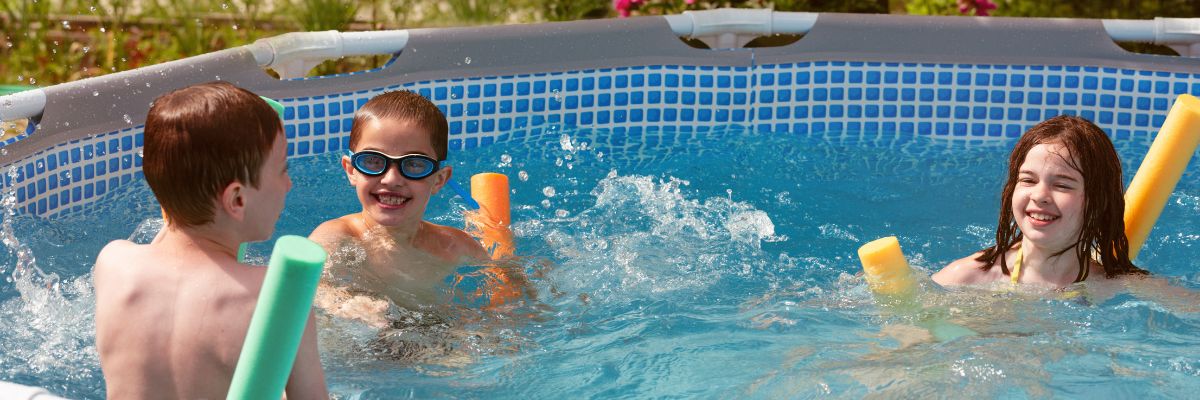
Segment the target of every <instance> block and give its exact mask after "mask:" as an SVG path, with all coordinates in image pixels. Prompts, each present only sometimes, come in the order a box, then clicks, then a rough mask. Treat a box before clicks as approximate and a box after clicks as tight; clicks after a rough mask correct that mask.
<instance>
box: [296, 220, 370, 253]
mask: <svg viewBox="0 0 1200 400" xmlns="http://www.w3.org/2000/svg"><path fill="white" fill-rule="evenodd" d="M357 215H358V214H349V215H344V216H342V217H339V218H334V219H331V220H328V221H325V222H322V223H321V225H317V228H316V229H313V231H312V233H311V234H309V235H308V238H309V239H310V240H312V241H314V242H317V243H319V244H321V245H322V246H325V247H326V248H336V247H338V246H339V245H340V244H341V243H344V242H345V241H347V240H352V239H354V238H357V237H358V236H359V228H358V224H357V222H356V221H355V218H357Z"/></svg>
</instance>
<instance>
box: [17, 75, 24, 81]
mask: <svg viewBox="0 0 1200 400" xmlns="http://www.w3.org/2000/svg"><path fill="white" fill-rule="evenodd" d="M23 80H25V76H23V75H17V82H20V81H23Z"/></svg>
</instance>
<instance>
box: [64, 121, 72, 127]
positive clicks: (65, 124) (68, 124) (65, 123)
mask: <svg viewBox="0 0 1200 400" xmlns="http://www.w3.org/2000/svg"><path fill="white" fill-rule="evenodd" d="M63 126H66V127H70V126H71V121H66V122H63Z"/></svg>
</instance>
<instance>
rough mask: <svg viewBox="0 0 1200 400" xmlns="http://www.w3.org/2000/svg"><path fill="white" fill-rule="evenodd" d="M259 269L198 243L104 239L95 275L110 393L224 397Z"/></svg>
mask: <svg viewBox="0 0 1200 400" xmlns="http://www.w3.org/2000/svg"><path fill="white" fill-rule="evenodd" d="M227 258H229V260H230V261H232V260H233V258H232V257H227ZM264 272H265V268H253V267H250V266H247V265H242V264H238V263H236V262H218V261H217V260H215V259H214V258H213V257H209V255H208V254H205V253H204V252H203V251H199V249H196V248H186V247H185V248H179V247H177V246H163V245H162V244H154V245H137V244H133V243H130V242H127V241H116V242H112V243H110V244H109V245H108V246H106V247H105V248H104V250H103V251H101V252H100V255H99V257H98V258H97V260H96V268H95V271H94V275H93V279H94V280H95V287H96V342H97V347H98V348H100V349H102V353H101V354H100V359H101V362H102V364H103V368H104V370H105V371H115V376H109V377H108V394H109V395H110V396H115V397H116V398H146V397H158V396H164V395H165V396H168V397H176V398H221V397H224V396H225V394H226V392H227V391H228V390H229V377H231V376H233V369H234V367H235V366H236V365H237V359H238V355H239V354H240V352H241V345H242V341H243V340H244V339H245V335H246V329H247V328H248V327H249V324H250V315H251V314H252V313H253V311H254V305H255V301H256V299H257V297H258V290H259V288H260V287H261V286H262V280H263V276H264Z"/></svg>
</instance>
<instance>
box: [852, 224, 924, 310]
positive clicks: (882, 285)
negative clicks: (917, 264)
mask: <svg viewBox="0 0 1200 400" xmlns="http://www.w3.org/2000/svg"><path fill="white" fill-rule="evenodd" d="M858 260H859V261H860V262H862V267H863V272H865V273H866V276H867V284H868V285H869V286H870V287H871V291H872V292H875V293H876V294H884V295H909V294H912V292H913V286H914V284H915V282H914V281H913V277H912V268H910V267H909V266H908V260H906V259H905V258H904V252H903V251H901V250H900V241H899V240H897V239H896V237H895V236H888V237H885V238H882V239H876V240H874V241H872V242H870V243H867V244H864V245H862V247H859V248H858Z"/></svg>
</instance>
